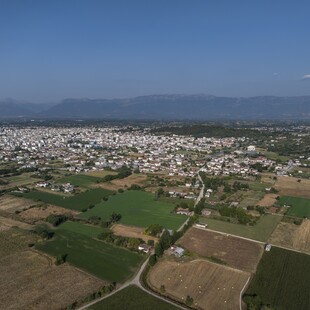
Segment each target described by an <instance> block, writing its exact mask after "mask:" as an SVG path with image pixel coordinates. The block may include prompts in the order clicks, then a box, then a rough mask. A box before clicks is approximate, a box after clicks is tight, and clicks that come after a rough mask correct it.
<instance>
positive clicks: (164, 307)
mask: <svg viewBox="0 0 310 310" xmlns="http://www.w3.org/2000/svg"><path fill="white" fill-rule="evenodd" d="M124 305H126V307H125V308H126V310H137V309H147V310H158V309H160V310H177V309H179V308H178V307H174V306H173V305H171V304H168V303H166V302H164V301H163V300H160V299H158V298H156V297H154V296H152V295H150V294H148V293H145V292H144V291H142V290H141V289H139V288H138V287H137V286H135V285H131V286H128V287H126V288H124V289H123V290H121V291H120V292H118V293H116V294H115V295H112V296H111V297H108V298H106V299H104V300H102V301H100V302H98V303H96V304H94V305H93V306H91V307H89V308H87V309H89V310H104V309H109V310H119V309H125V308H124Z"/></svg>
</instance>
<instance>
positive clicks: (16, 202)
mask: <svg viewBox="0 0 310 310" xmlns="http://www.w3.org/2000/svg"><path fill="white" fill-rule="evenodd" d="M36 204H37V203H36V202H34V201H32V200H29V199H25V198H20V197H15V196H11V195H3V196H1V197H0V210H1V211H5V212H8V213H11V214H12V213H14V212H15V211H17V210H18V211H20V210H23V209H27V208H29V207H30V206H34V205H36Z"/></svg>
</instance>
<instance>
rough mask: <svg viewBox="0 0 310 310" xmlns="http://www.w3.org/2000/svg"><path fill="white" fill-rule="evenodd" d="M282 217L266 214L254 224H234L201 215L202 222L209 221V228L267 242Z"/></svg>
mask: <svg viewBox="0 0 310 310" xmlns="http://www.w3.org/2000/svg"><path fill="white" fill-rule="evenodd" d="M281 219H282V217H281V216H278V215H270V214H266V215H263V216H262V217H261V218H260V219H259V220H258V221H257V223H256V225H254V226H248V225H242V224H233V223H229V222H224V221H219V220H215V219H207V218H205V217H201V218H200V222H203V223H207V224H208V228H209V229H213V230H217V231H221V232H224V233H227V234H231V235H237V236H241V237H245V238H250V239H254V240H258V241H263V242H266V241H267V240H268V239H269V237H270V235H271V234H272V232H273V231H274V230H275V228H276V227H277V225H278V224H279V223H280V221H281Z"/></svg>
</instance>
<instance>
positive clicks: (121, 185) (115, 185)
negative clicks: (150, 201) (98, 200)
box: [97, 173, 147, 191]
mask: <svg viewBox="0 0 310 310" xmlns="http://www.w3.org/2000/svg"><path fill="white" fill-rule="evenodd" d="M146 180H147V176H146V175H145V174H140V173H139V174H131V175H130V176H128V177H127V178H124V179H115V180H113V181H111V182H104V183H100V184H98V185H97V186H99V187H101V188H106V189H109V190H112V191H116V190H118V189H126V188H129V187H130V186H131V185H133V184H137V185H139V186H141V187H143V186H144V185H145V182H146Z"/></svg>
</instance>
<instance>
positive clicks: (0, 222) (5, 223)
mask: <svg viewBox="0 0 310 310" xmlns="http://www.w3.org/2000/svg"><path fill="white" fill-rule="evenodd" d="M14 226H16V227H19V228H22V229H31V228H32V226H31V225H29V224H26V223H23V222H20V221H16V220H13V219H11V218H7V217H3V216H0V227H3V229H4V230H6V229H8V228H11V227H14Z"/></svg>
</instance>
